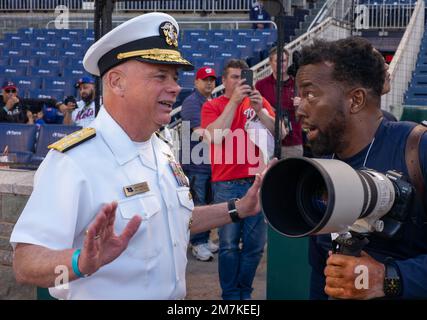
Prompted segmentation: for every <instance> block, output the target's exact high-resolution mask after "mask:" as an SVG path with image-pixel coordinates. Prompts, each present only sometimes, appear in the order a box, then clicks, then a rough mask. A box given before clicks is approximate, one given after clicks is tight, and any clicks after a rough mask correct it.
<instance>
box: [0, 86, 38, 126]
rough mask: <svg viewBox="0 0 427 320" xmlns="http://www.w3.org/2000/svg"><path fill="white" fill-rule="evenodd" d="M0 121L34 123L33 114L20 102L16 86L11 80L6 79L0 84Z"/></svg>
mask: <svg viewBox="0 0 427 320" xmlns="http://www.w3.org/2000/svg"><path fill="white" fill-rule="evenodd" d="M0 122H15V123H28V124H33V123H34V120H33V114H32V113H31V111H30V110H28V108H25V107H24V106H23V105H22V103H21V102H20V100H19V98H18V88H17V87H16V85H15V84H14V83H13V82H12V81H6V82H5V83H3V86H2V96H1V98H0Z"/></svg>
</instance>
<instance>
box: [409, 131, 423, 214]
mask: <svg viewBox="0 0 427 320" xmlns="http://www.w3.org/2000/svg"><path fill="white" fill-rule="evenodd" d="M426 131H427V127H425V126H424V125H422V124H419V125H417V126H415V127H414V128H413V129H412V131H411V132H410V133H409V136H408V139H407V140H406V149H405V161H406V167H407V168H408V174H409V178H410V179H411V182H412V184H413V185H414V187H415V190H416V193H415V194H416V196H417V197H421V200H422V201H420V203H421V204H422V206H423V212H424V220H426V214H427V212H426V208H427V203H426V197H425V188H424V177H423V174H422V172H421V165H420V154H419V144H420V141H421V137H422V136H423V134H424V132H426ZM425 222H427V221H425Z"/></svg>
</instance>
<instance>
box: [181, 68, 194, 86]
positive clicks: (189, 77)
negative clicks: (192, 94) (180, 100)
mask: <svg viewBox="0 0 427 320" xmlns="http://www.w3.org/2000/svg"><path fill="white" fill-rule="evenodd" d="M195 78H196V72H195V71H183V72H182V74H180V75H179V77H178V82H179V85H180V86H181V87H183V88H193V87H194V79H195Z"/></svg>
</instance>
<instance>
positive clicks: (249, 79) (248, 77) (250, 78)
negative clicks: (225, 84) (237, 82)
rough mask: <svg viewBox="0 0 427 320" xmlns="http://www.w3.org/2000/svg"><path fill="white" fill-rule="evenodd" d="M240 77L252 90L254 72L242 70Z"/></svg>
mask: <svg viewBox="0 0 427 320" xmlns="http://www.w3.org/2000/svg"><path fill="white" fill-rule="evenodd" d="M240 77H241V78H242V79H246V82H245V84H247V85H250V86H251V88H252V89H253V88H254V72H253V71H252V70H251V69H243V70H242V73H241V76H240Z"/></svg>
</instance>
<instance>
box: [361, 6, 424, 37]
mask: <svg viewBox="0 0 427 320" xmlns="http://www.w3.org/2000/svg"><path fill="white" fill-rule="evenodd" d="M415 3H416V1H415V0H406V1H403V0H396V1H394V2H393V3H390V1H370V0H369V1H361V0H356V4H355V12H354V27H355V29H356V30H361V29H404V28H406V26H407V25H408V24H409V21H410V19H411V16H412V12H413V11H414V8H415Z"/></svg>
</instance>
